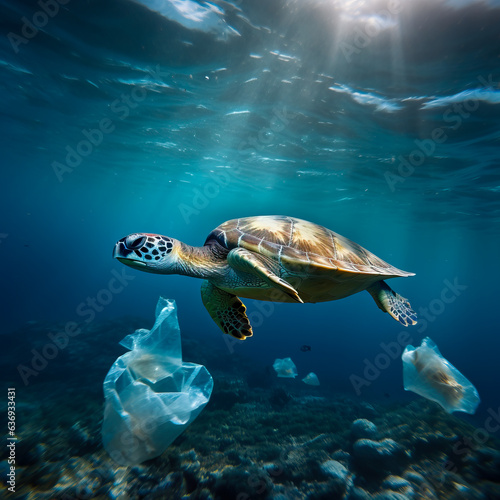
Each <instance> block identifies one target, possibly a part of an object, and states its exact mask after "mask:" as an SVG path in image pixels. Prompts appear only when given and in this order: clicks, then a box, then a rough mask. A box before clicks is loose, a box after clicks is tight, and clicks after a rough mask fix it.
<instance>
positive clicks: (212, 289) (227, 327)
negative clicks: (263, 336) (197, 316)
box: [201, 280, 253, 340]
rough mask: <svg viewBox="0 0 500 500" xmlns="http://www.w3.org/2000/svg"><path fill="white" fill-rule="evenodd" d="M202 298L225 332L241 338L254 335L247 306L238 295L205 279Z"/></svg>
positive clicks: (202, 286) (213, 317)
mask: <svg viewBox="0 0 500 500" xmlns="http://www.w3.org/2000/svg"><path fill="white" fill-rule="evenodd" d="M201 300H202V301H203V304H204V305H205V307H206V308H207V311H208V313H209V314H210V316H212V319H213V320H214V321H215V323H216V324H217V326H218V327H219V328H220V329H221V330H222V331H223V332H224V333H228V334H229V335H232V336H233V337H236V338H237V339H240V340H245V339H246V338H247V337H251V336H252V335H253V332H252V327H251V325H250V321H249V320H248V317H247V315H246V313H245V311H246V307H245V305H244V304H243V302H241V300H240V299H239V298H238V297H236V295H233V294H231V293H227V292H225V291H224V290H221V289H220V288H217V287H216V286H214V285H212V283H210V281H206V280H205V281H204V282H203V283H202V285H201Z"/></svg>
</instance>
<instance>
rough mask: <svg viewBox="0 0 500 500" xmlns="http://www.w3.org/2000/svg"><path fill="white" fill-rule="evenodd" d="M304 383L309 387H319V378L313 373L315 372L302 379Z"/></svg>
mask: <svg viewBox="0 0 500 500" xmlns="http://www.w3.org/2000/svg"><path fill="white" fill-rule="evenodd" d="M302 382H304V384H309V385H319V379H318V376H317V375H316V374H315V373H313V372H311V373H309V374H307V375H306V376H305V377H304V378H303V379H302Z"/></svg>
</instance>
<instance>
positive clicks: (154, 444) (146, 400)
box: [102, 297, 213, 465]
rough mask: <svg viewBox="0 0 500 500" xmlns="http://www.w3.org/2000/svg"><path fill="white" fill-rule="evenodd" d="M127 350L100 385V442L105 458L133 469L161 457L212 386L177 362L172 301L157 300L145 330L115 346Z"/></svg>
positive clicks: (195, 368)
mask: <svg viewBox="0 0 500 500" xmlns="http://www.w3.org/2000/svg"><path fill="white" fill-rule="evenodd" d="M120 343H121V344H122V345H123V346H125V347H127V348H128V349H130V352H127V353H125V354H123V355H122V356H120V357H119V358H118V359H117V360H116V361H115V363H114V364H113V366H112V367H111V369H110V370H109V372H108V374H107V376H106V378H105V380H104V386H103V388H104V396H105V399H106V405H105V409H104V422H103V425H102V441H103V445H104V448H105V449H106V451H107V452H108V453H109V454H110V456H111V458H113V460H115V461H116V462H117V463H119V464H121V465H134V464H138V463H141V462H143V461H145V460H149V459H151V458H154V457H157V456H158V455H161V453H163V451H164V450H165V449H166V448H167V447H168V446H169V445H170V444H171V443H172V441H174V439H175V438H176V437H177V436H179V434H181V432H182V431H183V430H185V429H186V427H187V426H188V425H189V424H190V423H191V422H192V421H193V420H194V419H195V418H196V417H197V416H198V415H199V413H200V412H201V410H202V409H203V408H204V407H205V405H206V404H207V403H208V400H209V399H210V395H211V393H212V388H213V380H212V376H211V375H210V373H209V372H208V371H207V369H206V368H205V367H204V366H201V365H196V364H194V363H184V362H183V361H182V351H181V338H180V330H179V324H178V322H177V312H176V306H175V301H173V300H167V299H164V298H163V297H160V299H159V301H158V304H157V306H156V321H155V324H154V326H153V328H152V329H151V330H144V329H140V330H137V331H135V332H134V333H133V334H131V335H128V336H127V337H125V338H124V339H123V340H122V341H121V342H120Z"/></svg>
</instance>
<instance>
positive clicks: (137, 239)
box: [125, 236, 147, 250]
mask: <svg viewBox="0 0 500 500" xmlns="http://www.w3.org/2000/svg"><path fill="white" fill-rule="evenodd" d="M146 240H147V238H146V237H145V236H127V237H126V238H125V246H126V247H127V248H128V249H129V250H137V249H139V248H141V247H142V245H143V244H144V243H145V241H146Z"/></svg>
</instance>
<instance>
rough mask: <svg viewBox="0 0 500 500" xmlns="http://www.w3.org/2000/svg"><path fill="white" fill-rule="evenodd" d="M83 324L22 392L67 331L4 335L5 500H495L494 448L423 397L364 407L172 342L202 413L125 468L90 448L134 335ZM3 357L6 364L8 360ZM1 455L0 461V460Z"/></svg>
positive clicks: (497, 457) (120, 327)
mask: <svg viewBox="0 0 500 500" xmlns="http://www.w3.org/2000/svg"><path fill="white" fill-rule="evenodd" d="M144 324H145V322H144V320H139V319H134V318H124V319H123V320H119V321H107V322H101V323H99V324H97V323H96V324H91V325H89V326H88V327H87V329H86V330H85V331H84V332H83V333H82V334H81V335H79V336H78V337H74V338H72V339H70V341H69V343H68V345H67V347H65V348H64V349H63V350H61V351H60V352H59V354H58V356H57V357H56V358H55V359H53V360H51V361H49V363H48V365H47V367H46V368H45V369H44V370H42V371H41V372H40V373H39V375H37V376H36V377H34V376H33V377H31V378H29V383H28V385H27V386H26V387H22V382H21V379H20V378H19V377H18V375H17V366H18V365H19V364H20V363H27V362H29V361H30V359H29V358H28V359H27V358H26V356H31V354H30V352H31V350H32V349H35V350H37V349H41V348H42V347H43V345H44V344H45V343H46V342H47V334H48V333H50V332H54V331H58V329H61V328H63V327H64V325H56V324H49V323H32V324H30V325H27V326H26V327H25V328H23V329H22V330H20V331H17V332H15V333H13V334H12V335H8V336H5V349H4V350H3V354H1V355H0V357H1V358H2V359H1V360H0V361H1V363H2V367H3V369H5V370H6V373H9V374H12V378H11V380H10V381H9V383H12V384H15V387H17V389H16V425H17V431H16V432H17V438H18V440H17V444H16V492H15V493H11V492H9V491H8V490H7V484H6V482H5V481H6V480H5V478H6V473H7V471H8V464H7V459H6V458H5V459H3V461H2V462H0V469H2V473H1V477H2V481H3V484H2V486H1V488H0V496H2V497H3V498H11V499H24V500H31V499H33V500H34V499H37V500H38V499H40V500H42V499H43V500H53V499H64V500H70V499H97V500H101V499H102V500H105V499H123V500H125V499H131V500H135V499H148V500H149V499H193V500H202V499H203V500H209V499H214V500H215V499H220V500H225V499H228V500H229V499H234V500H251V499H280V500H294V499H308V500H335V499H346V500H365V499H377V500H404V499H414V500H419V499H422V500H424V499H425V500H432V499H447V500H450V499H451V500H459V499H464V500H475V499H478V500H488V499H498V498H500V451H499V450H500V442H499V441H498V440H497V439H495V438H494V437H489V438H488V440H487V441H486V442H484V440H481V443H479V442H478V440H474V439H473V436H474V431H475V430H476V429H475V428H474V427H473V426H471V425H470V424H469V423H467V422H465V421H463V420H461V419H460V418H457V417H456V416H453V415H448V414H447V413H445V412H444V411H443V410H442V409H441V408H440V407H439V406H438V405H437V404H435V403H432V402H428V401H426V400H424V399H422V398H418V399H415V400H414V401H413V402H411V403H409V404H402V403H395V402H390V401H388V402H387V403H386V404H375V403H372V404H370V403H368V402H364V401H362V400H359V399H353V398H349V397H345V396H341V395H339V394H338V393H334V392H332V391H331V390H327V389H325V388H323V387H321V386H320V387H313V388H312V387H310V386H306V385H305V384H302V383H301V382H300V381H299V382H297V381H294V380H288V379H277V377H276V376H275V374H274V372H273V371H272V369H271V368H270V367H269V368H264V369H261V370H256V369H255V366H254V363H252V361H251V360H249V359H246V358H243V357H241V356H239V355H237V354H234V355H232V356H231V357H230V359H227V358H228V357H227V356H221V351H218V350H217V349H210V350H208V349H206V345H201V344H200V342H198V341H197V340H194V339H192V338H189V336H186V335H185V332H183V353H184V359H185V360H187V361H193V362H196V363H201V364H204V365H205V366H206V367H207V368H208V369H209V371H210V372H211V374H212V376H213V378H214V382H215V385H214V391H213V394H212V398H211V400H210V402H209V403H208V405H207V407H206V408H205V409H204V410H203V412H202V413H201V414H200V416H199V417H198V418H197V419H196V420H195V421H194V422H193V423H192V424H191V425H190V426H189V428H188V429H187V430H186V431H185V432H184V433H183V434H181V435H180V436H179V437H178V438H177V439H176V440H175V441H174V443H173V444H172V445H171V446H170V447H169V448H168V449H167V451H166V452H165V453H163V454H162V455H161V456H160V457H158V458H156V459H153V460H150V461H148V462H145V463H143V464H141V465H137V466H133V467H121V466H118V465H117V464H116V463H115V462H113V461H112V460H111V458H110V457H109V456H108V454H107V453H106V452H105V451H104V449H103V448H102V444H101V434H100V432H101V425H102V417H103V404H104V398H103V393H102V382H103V379H104V377H105V375H106V373H107V370H108V369H109V367H110V366H111V364H112V363H113V361H114V360H115V359H116V357H117V356H118V355H120V354H121V353H122V352H123V349H122V348H120V346H118V342H119V341H120V340H121V339H122V338H123V337H124V336H125V335H126V334H128V333H131V332H133V331H134V330H135V329H136V328H139V327H140V326H141V325H144ZM6 353H9V354H6ZM4 455H5V452H4Z"/></svg>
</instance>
